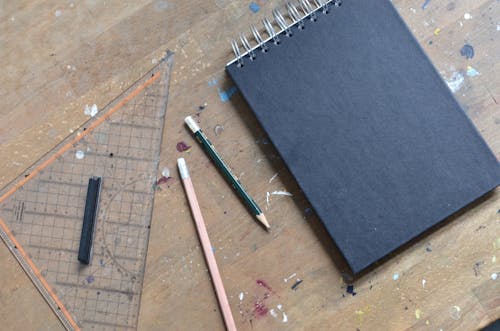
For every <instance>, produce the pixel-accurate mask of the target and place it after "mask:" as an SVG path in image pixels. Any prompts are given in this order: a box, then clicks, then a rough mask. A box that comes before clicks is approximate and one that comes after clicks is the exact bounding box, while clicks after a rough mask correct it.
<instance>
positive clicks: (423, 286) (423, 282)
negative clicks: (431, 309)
mask: <svg viewBox="0 0 500 331" xmlns="http://www.w3.org/2000/svg"><path fill="white" fill-rule="evenodd" d="M426 283H427V281H426V280H425V279H422V288H425V284H426Z"/></svg>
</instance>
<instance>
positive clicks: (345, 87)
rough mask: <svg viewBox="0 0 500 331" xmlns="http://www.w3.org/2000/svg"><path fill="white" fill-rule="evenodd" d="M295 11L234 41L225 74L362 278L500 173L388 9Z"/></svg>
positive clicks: (351, 6) (381, 2) (345, 5)
mask: <svg viewBox="0 0 500 331" xmlns="http://www.w3.org/2000/svg"><path fill="white" fill-rule="evenodd" d="M305 3H307V4H305ZM313 3H314V4H313ZM301 4H302V5H301V6H299V5H296V6H294V5H289V6H287V8H286V9H285V10H281V13H280V12H278V11H275V12H274V13H273V16H274V20H273V21H269V20H265V21H264V22H263V23H264V27H265V29H261V30H259V29H257V28H255V27H252V29H251V32H250V33H247V35H246V36H245V35H241V36H240V38H239V40H238V42H234V41H233V51H234V52H235V54H236V59H235V60H234V61H233V62H232V63H229V64H228V65H227V67H226V70H227V72H228V73H229V74H230V76H231V77H232V79H233V80H234V82H235V84H236V85H237V87H238V88H239V90H240V91H241V93H242V95H243V97H244V98H245V99H246V101H247V102H248V104H249V105H250V107H251V108H252V110H253V112H254V113H255V116H256V117H257V118H258V120H259V122H260V124H261V125H262V127H263V128H264V129H265V131H266V132H267V134H268V135H269V137H270V139H271V141H272V142H273V144H274V146H275V147H276V149H277V150H278V152H279V153H280V155H281V157H282V158H283V160H284V161H285V163H286V164H287V166H288V168H289V170H290V171H291V173H292V174H293V176H294V177H295V179H296V180H297V182H298V184H299V186H300V188H301V189H302V191H303V192H304V193H305V195H306V197H307V198H308V200H309V202H310V203H311V205H312V206H313V208H314V210H315V212H316V213H317V215H318V216H319V218H320V219H321V221H322V222H323V224H324V225H325V227H326V229H327V231H328V232H329V234H330V236H331V237H332V238H333V240H334V241H335V243H336V245H337V246H338V248H339V249H340V250H341V252H342V254H343V255H344V257H345V259H346V260H347V262H348V264H349V265H350V267H351V269H352V271H353V272H354V273H358V272H359V271H361V270H363V269H365V268H366V267H368V266H369V265H371V264H372V263H374V262H376V261H377V260H379V259H381V258H382V257H384V256H386V255H387V254H389V253H390V252H392V251H394V250H395V249H397V248H398V247H400V246H401V245H403V244H405V243H406V242H408V241H409V240H411V239H412V238H415V237H416V236H418V235H419V234H421V233H422V232H424V231H425V230H427V229H429V228H430V227H432V226H433V225H435V224H437V223H439V222H440V221H442V220H443V219H445V218H446V217H447V216H449V215H451V214H452V213H454V212H456V211H458V210H459V209H461V208H463V207H464V206H466V205H467V204H470V203H471V202H472V201H474V200H476V199H477V198H479V197H481V196H482V195H484V194H485V193H487V192H488V191H491V190H492V189H494V188H495V187H496V186H497V185H498V184H499V183H500V167H499V163H498V161H497V159H496V158H495V157H494V155H493V154H492V153H491V151H490V150H489V149H488V146H487V145H486V143H485V142H484V140H483V139H482V138H481V136H480V135H479V133H478V131H477V130H476V129H475V128H474V126H473V124H472V123H471V121H470V120H469V119H468V117H467V116H466V114H465V113H464V111H463V110H462V109H461V108H460V106H459V105H458V103H457V101H456V100H455V98H454V97H453V95H452V93H451V92H450V90H449V89H448V87H447V86H446V84H445V83H444V82H443V80H442V79H441V77H440V76H439V74H438V73H437V71H436V69H435V68H434V67H433V66H432V64H431V62H430V61H429V59H428V58H427V56H426V55H425V53H424V52H423V50H422V49H421V48H420V46H419V44H418V43H417V41H416V40H415V38H414V37H413V35H412V34H411V32H410V31H409V29H408V28H407V27H406V25H405V23H404V22H403V20H402V19H401V17H400V16H399V15H398V13H397V12H396V10H395V8H394V7H393V5H392V3H391V2H390V1H389V0H377V1H374V0H344V1H343V2H342V3H341V5H340V3H339V2H335V1H330V2H328V4H326V6H323V5H324V2H323V3H321V2H316V1H309V2H307V1H302V2H301ZM315 4H320V6H319V7H317V6H316V5H315ZM305 13H308V15H307V16H305V17H303V16H304V15H305ZM290 35H291V36H290ZM250 36H252V37H251V38H250ZM264 51H265V52H264Z"/></svg>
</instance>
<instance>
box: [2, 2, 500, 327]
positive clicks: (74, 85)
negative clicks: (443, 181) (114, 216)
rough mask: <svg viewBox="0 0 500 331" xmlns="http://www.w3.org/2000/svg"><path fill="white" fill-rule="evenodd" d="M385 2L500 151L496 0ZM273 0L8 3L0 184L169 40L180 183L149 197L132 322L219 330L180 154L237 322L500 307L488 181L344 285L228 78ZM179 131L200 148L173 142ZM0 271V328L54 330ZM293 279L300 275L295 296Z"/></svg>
mask: <svg viewBox="0 0 500 331" xmlns="http://www.w3.org/2000/svg"><path fill="white" fill-rule="evenodd" d="M346 1H347V0H346ZM393 3H394V4H395V5H396V7H397V8H398V10H399V12H400V13H401V15H402V16H403V18H404V19H405V21H406V22H407V24H408V25H409V26H410V28H411V30H412V31H413V33H414V34H415V36H416V38H417V39H418V41H419V42H420V43H421V45H422V47H423V48H424V49H425V50H426V52H427V53H428V54H429V56H430V57H431V59H432V61H433V63H434V64H435V65H436V67H437V68H438V70H439V71H440V73H441V75H442V76H443V78H444V79H445V80H447V81H448V82H449V83H450V87H451V88H453V89H454V90H455V96H456V97H457V99H458V100H459V102H460V103H461V105H462V106H463V108H464V109H465V111H466V112H467V114H468V115H469V117H470V118H471V120H472V121H473V122H474V123H475V125H476V126H477V127H478V129H479V130H480V132H481V133H482V135H483V136H484V138H485V139H486V141H487V142H488V144H489V145H490V147H491V148H492V150H493V151H494V153H495V154H496V155H497V157H498V158H500V107H499V105H498V100H500V56H499V54H500V42H499V36H500V31H499V30H500V26H499V24H500V21H498V19H499V17H500V4H499V3H498V1H495V0H463V1H459V0H456V1H451V0H447V1H437V0H431V1H425V2H424V0H418V1H417V0H413V1H410V0H408V1H403V0H394V1H393ZM282 5H283V2H282V1H264V0H260V1H255V3H254V4H252V5H251V2H250V1H229V0H215V1H204V0H195V1H133V2H132V1H130V2H124V1H91V0H88V1H82V2H79V1H74V2H71V1H65V2H59V1H55V0H39V1H26V0H23V1H15V2H14V1H6V0H5V1H2V0H0V17H1V20H0V67H1V68H2V75H0V97H1V98H0V154H1V155H2V158H1V160H0V167H1V169H2V172H1V173H0V186H4V185H5V184H6V183H8V182H9V181H10V180H12V179H13V178H15V177H16V176H17V175H18V174H19V173H21V172H22V171H23V169H25V168H26V167H28V166H29V165H30V164H31V163H32V162H34V161H36V160H37V159H38V158H40V157H41V155H43V154H44V153H45V152H47V151H48V150H50V149H51V147H53V146H54V145H55V144H56V143H57V142H59V141H60V140H61V139H63V138H64V137H65V136H66V135H68V134H69V133H70V132H71V131H72V130H73V129H74V128H76V127H78V126H79V125H80V124H82V123H83V122H84V121H85V120H86V119H87V116H85V115H84V113H83V109H84V106H85V105H86V104H89V105H92V104H94V103H95V104H97V105H98V106H101V105H104V104H105V103H106V102H107V101H109V100H110V99H112V98H113V97H114V96H116V95H118V94H119V93H120V92H121V91H123V90H124V89H125V88H126V87H127V86H128V85H129V84H130V83H131V82H133V81H134V80H135V79H137V78H138V77H140V75H141V74H142V73H144V72H145V71H146V70H147V69H148V68H150V67H151V66H152V65H153V63H154V62H155V61H156V60H157V59H158V58H160V57H161V55H162V53H163V51H164V50H166V49H167V48H169V49H171V50H174V51H175V52H176V55H175V60H174V74H173V77H172V81H171V89H170V100H169V106H168V110H167V121H166V122H167V123H166V130H165V135H164V140H163V147H162V159H161V162H160V170H161V169H163V168H164V167H167V168H169V169H170V171H171V176H172V178H171V179H170V180H169V181H168V182H167V183H166V184H162V185H160V188H159V190H158V191H157V194H156V200H155V209H154V219H153V226H152V231H151V240H150V244H149V252H148V258H147V270H146V276H145V280H144V291H143V296H142V306H141V313H140V318H139V329H141V330H217V329H222V328H223V324H222V319H221V316H220V312H219V309H218V306H217V302H216V299H215V295H214V292H213V290H212V286H211V283H210V280H209V276H208V272H207V269H206V266H205V263H204V260H203V255H202V251H201V248H200V245H199V242H198V239H197V237H196V232H195V228H194V225H193V221H192V219H191V216H190V212H189V209H188V207H187V203H186V199H185V195H184V192H183V189H182V186H181V183H180V181H179V176H178V174H177V171H176V168H175V164H176V159H177V157H180V156H183V157H185V158H186V160H187V162H188V164H189V165H190V167H191V173H192V178H193V182H194V185H195V187H196V190H197V192H198V198H199V200H200V204H201V207H202V210H203V212H204V216H205V220H206V223H207V227H208V231H209V234H210V236H211V240H212V244H213V246H214V250H215V254H216V258H217V260H218V263H219V267H220V271H221V273H222V275H223V280H224V284H225V286H226V290H227V292H228V296H229V301H230V304H231V307H232V311H233V314H234V316H235V320H236V323H237V325H238V328H239V329H240V330H252V329H254V330H332V329H335V330H356V329H359V330H379V329H380V330H402V329H415V330H440V329H442V330H446V331H448V330H474V329H477V328H480V327H482V326H485V325H487V324H488V323H489V322H491V321H493V320H495V319H497V318H499V317H500V285H499V282H500V280H495V278H496V277H495V275H496V273H497V272H500V266H499V264H498V262H497V258H500V256H499V255H500V213H499V209H500V190H498V189H497V190H496V191H495V192H493V193H492V194H491V195H489V196H487V197H486V198H484V199H482V200H481V201H480V202H479V203H476V204H475V205H474V206H472V207H470V208H467V209H466V210H464V211H463V212H461V213H459V214H457V215H455V216H453V217H452V218H451V219H450V220H449V221H448V222H446V224H445V225H444V226H442V227H439V228H438V229H435V231H432V232H431V233H429V234H427V235H426V236H423V237H422V238H420V239H419V240H418V241H415V242H414V243H412V244H411V245H408V246H407V247H406V248H405V249H404V250H401V251H399V252H398V253H397V254H395V255H394V256H393V257H392V258H391V259H389V260H387V261H385V262H384V263H382V264H380V265H378V266H377V267H375V268H373V269H372V270H370V271H369V272H367V273H365V274H364V275H362V277H360V278H359V279H356V280H353V281H351V282H349V281H348V283H349V284H347V283H346V282H345V280H344V279H343V277H342V276H343V275H344V273H345V271H346V270H345V265H343V264H342V262H341V260H340V258H339V256H338V253H337V252H336V250H335V248H334V247H333V245H332V243H331V242H330V241H329V239H328V238H327V236H326V233H325V231H324V230H323V228H322V227H321V226H320V223H319V221H318V219H317V218H316V216H315V215H314V214H313V213H311V212H310V208H309V205H308V203H307V201H306V200H305V199H304V197H303V196H302V195H301V193H300V191H299V189H298V187H297V185H296V184H295V182H294V181H293V179H292V178H291V176H290V174H289V173H288V171H287V170H286V169H285V166H284V164H283V162H282V161H281V160H280V159H279V157H278V156H277V153H276V150H275V149H274V148H273V147H272V146H271V145H270V144H269V143H268V140H267V139H266V136H265V133H264V132H263V131H262V129H261V128H260V127H259V125H258V124H257V122H256V120H255V118H254V117H253V115H252V114H251V111H250V110H249V108H248V106H247V105H246V104H245V102H244V101H243V99H242V98H241V96H240V95H239V94H238V93H237V92H236V93H234V94H233V95H230V94H231V93H230V91H231V90H230V89H231V87H232V83H231V81H230V79H229V78H228V77H227V76H226V75H225V74H224V71H223V69H224V65H225V63H226V62H227V61H228V60H230V59H231V58H232V54H231V52H230V44H229V40H230V38H233V37H235V36H237V34H238V33H239V32H240V31H249V30H248V28H249V26H250V24H252V23H257V22H259V21H260V19H261V18H262V17H264V16H268V17H271V15H270V11H271V10H272V9H273V8H275V7H281V6H282ZM374 28H375V27H374ZM380 33H384V32H383V31H380ZM464 44H469V45H471V46H473V48H474V51H475V54H474V57H473V58H471V59H466V58H465V57H464V56H462V55H461V54H460V50H461V48H462V47H463V46H464ZM395 47H397V45H395ZM376 56H383V54H377V55H376ZM228 91H229V92H228ZM226 97H228V98H229V100H226ZM436 102H438V101H436ZM201 105H205V107H204V109H203V110H200V108H199V107H200V106H201ZM202 108H203V107H202ZM186 115H197V116H199V120H200V122H201V125H202V127H203V128H204V130H205V132H206V133H207V135H208V136H209V138H210V139H211V140H212V141H213V143H214V144H215V145H216V146H217V148H218V149H219V151H220V152H221V154H222V155H223V156H224V158H225V159H226V160H227V162H228V163H229V164H230V165H231V166H232V167H233V169H234V170H235V172H236V174H237V175H239V177H240V178H241V180H242V182H243V183H244V184H245V185H246V187H247V188H248V191H249V192H250V193H251V194H252V195H253V196H254V197H255V199H256V200H257V201H258V203H259V204H260V205H261V206H262V207H263V208H264V209H265V213H266V215H267V217H268V219H269V220H270V222H271V224H272V227H273V228H272V231H271V232H269V233H267V232H265V231H264V230H263V229H262V228H261V227H259V226H258V225H257V224H256V223H255V221H254V220H253V219H252V217H251V216H250V215H249V214H248V212H247V211H246V209H245V208H244V207H243V206H242V204H241V203H240V201H239V199H238V198H237V197H236V196H235V194H234V193H233V192H232V191H231V189H230V188H229V186H228V185H227V184H226V183H225V182H224V180H223V179H222V177H221V176H220V174H219V172H218V171H217V170H216V169H215V168H214V167H213V165H212V163H211V162H210V161H209V160H208V159H207V157H206V156H205V154H204V153H203V151H202V150H201V149H200V147H199V146H198V145H196V144H195V142H194V140H193V139H192V137H191V136H190V134H189V132H188V131H187V130H186V128H185V127H184V126H183V122H182V119H183V118H184V117H185V116H186ZM216 131H217V134H216ZM179 141H184V142H186V143H187V144H189V145H192V148H191V149H190V150H189V151H187V152H182V153H181V152H178V151H177V150H176V144H177V143H178V142H179ZM276 173H278V175H277V176H275V174H276ZM158 175H159V176H161V175H160V174H158ZM274 191H287V192H290V193H292V194H293V197H289V196H283V195H270V199H269V201H268V202H267V201H266V192H270V193H271V192H274ZM0 264H1V268H0V281H1V284H2V286H1V287H0V320H1V321H2V329H6V330H21V329H22V330H58V329H61V328H62V327H61V325H60V324H59V322H58V320H57V319H56V318H55V315H53V314H52V313H51V311H50V309H49V308H48V306H47V305H46V304H45V303H44V301H43V299H42V298H41V297H40V295H39V294H38V292H37V291H36V290H35V288H34V287H33V285H31V283H30V281H29V280H28V278H27V277H26V276H25V275H24V273H23V272H22V270H21V269H20V267H19V266H18V265H17V263H16V262H15V260H14V258H13V257H12V256H11V255H10V253H9V252H8V250H7V249H6V248H5V246H4V245H0ZM344 278H345V277H344ZM297 279H300V280H302V283H300V284H299V285H298V286H296V287H295V289H292V288H291V287H292V285H294V284H295V283H296V282H297ZM349 285H351V286H349ZM348 290H349V292H351V293H348ZM354 294H355V295H354Z"/></svg>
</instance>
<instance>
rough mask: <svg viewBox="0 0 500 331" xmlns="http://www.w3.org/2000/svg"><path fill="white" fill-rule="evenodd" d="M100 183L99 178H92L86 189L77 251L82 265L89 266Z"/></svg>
mask: <svg viewBox="0 0 500 331" xmlns="http://www.w3.org/2000/svg"><path fill="white" fill-rule="evenodd" d="M101 181H102V178H101V177H92V178H90V179H89V186H88V188H87V200H86V202H85V214H84V215H83V226H82V236H81V237H80V249H79V250H78V261H80V262H81V263H84V264H89V263H90V259H91V257H92V241H93V239H94V228H95V222H96V218H97V209H98V208H97V207H98V204H99V194H100V192H101Z"/></svg>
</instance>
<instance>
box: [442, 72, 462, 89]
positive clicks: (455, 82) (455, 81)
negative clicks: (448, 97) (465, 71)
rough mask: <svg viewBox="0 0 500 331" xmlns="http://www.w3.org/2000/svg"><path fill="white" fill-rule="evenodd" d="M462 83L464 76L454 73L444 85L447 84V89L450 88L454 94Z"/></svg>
mask: <svg viewBox="0 0 500 331" xmlns="http://www.w3.org/2000/svg"><path fill="white" fill-rule="evenodd" d="M463 83H464V75H462V74H461V73H460V72H458V71H455V72H454V73H453V74H452V75H451V77H450V79H447V80H446V84H448V87H449V88H450V90H451V92H453V93H455V92H457V91H458V90H460V88H461V87H462V85H463Z"/></svg>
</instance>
